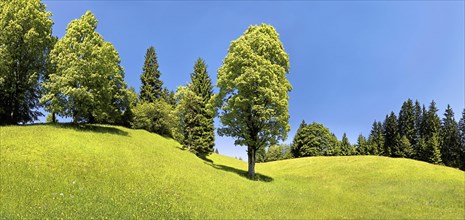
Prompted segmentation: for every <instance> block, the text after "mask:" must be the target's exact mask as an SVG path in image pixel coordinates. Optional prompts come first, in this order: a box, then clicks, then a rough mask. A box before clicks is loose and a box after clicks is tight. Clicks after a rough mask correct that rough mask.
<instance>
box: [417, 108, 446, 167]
mask: <svg viewBox="0 0 465 220" xmlns="http://www.w3.org/2000/svg"><path fill="white" fill-rule="evenodd" d="M437 111H438V109H437V108H436V103H435V102H434V100H433V101H432V102H431V104H430V105H429V107H428V111H427V112H424V113H423V125H422V127H423V137H424V138H425V142H426V144H427V150H426V155H424V156H425V157H424V158H421V159H422V160H425V161H429V162H433V161H435V162H438V161H439V160H440V159H441V145H440V140H439V128H440V125H441V119H439V116H438V115H437ZM433 138H434V140H433ZM436 139H437V140H436ZM436 148H437V149H436ZM437 151H438V152H439V159H437V156H438V155H437V154H438V152H437ZM438 163H439V162H438Z"/></svg>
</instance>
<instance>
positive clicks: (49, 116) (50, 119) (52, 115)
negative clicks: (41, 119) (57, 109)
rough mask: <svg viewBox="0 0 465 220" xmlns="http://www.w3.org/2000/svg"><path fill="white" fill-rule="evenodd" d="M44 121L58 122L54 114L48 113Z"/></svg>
mask: <svg viewBox="0 0 465 220" xmlns="http://www.w3.org/2000/svg"><path fill="white" fill-rule="evenodd" d="M45 122H46V123H58V120H57V119H56V117H55V114H53V113H50V114H48V115H47V118H46V119H45Z"/></svg>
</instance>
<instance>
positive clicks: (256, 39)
mask: <svg viewBox="0 0 465 220" xmlns="http://www.w3.org/2000/svg"><path fill="white" fill-rule="evenodd" d="M288 72H289V56H288V55H287V53H286V52H285V51H284V47H283V45H282V43H281V41H280V40H279V35H278V33H277V32H276V30H275V29H274V28H273V27H272V26H270V25H266V24H262V25H259V26H250V27H249V28H248V29H247V31H246V32H245V33H244V34H243V35H242V36H241V37H239V38H238V39H237V40H235V41H232V42H231V45H230V47H229V50H228V55H227V56H226V58H225V59H224V61H223V66H222V67H221V68H220V69H219V70H218V81H217V86H218V88H219V89H220V90H219V94H218V96H217V101H216V103H217V105H218V107H219V109H220V112H219V117H220V121H221V123H222V124H223V127H221V128H219V129H218V133H219V134H220V135H221V136H231V137H233V138H235V139H236V141H235V144H236V145H245V146H247V147H248V150H247V151H248V154H249V176H250V177H253V176H254V174H255V173H254V167H255V154H256V152H257V150H259V149H260V148H264V147H265V146H270V145H272V144H276V143H277V141H278V140H284V139H285V138H286V136H287V132H288V131H289V130H290V126H289V123H288V121H289V113H288V101H289V96H288V92H289V91H291V89H292V87H291V84H290V83H289V81H288V80H287V78H286V74H287V73H288Z"/></svg>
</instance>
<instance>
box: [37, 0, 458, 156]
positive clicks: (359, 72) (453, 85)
mask: <svg viewBox="0 0 465 220" xmlns="http://www.w3.org/2000/svg"><path fill="white" fill-rule="evenodd" d="M43 3H44V4H46V5H47V9H48V10H49V11H51V12H52V14H53V16H52V19H53V21H54V22H55V25H54V27H53V34H54V35H56V36H58V37H60V38H61V37H63V36H64V34H65V30H66V26H67V25H68V23H69V22H70V21H71V20H73V19H77V18H79V17H81V16H82V15H83V14H84V13H85V12H86V11H87V10H90V11H92V12H93V13H94V14H95V16H96V17H97V19H98V21H99V23H98V28H97V31H98V32H99V33H100V34H101V35H102V36H103V37H104V39H105V40H106V41H109V42H111V43H113V45H114V46H115V48H116V49H117V50H118V52H119V54H120V57H121V60H122V62H121V64H122V66H123V67H124V69H125V73H126V76H125V79H126V82H127V83H128V85H129V86H133V87H135V88H136V90H137V91H138V90H139V87H140V78H139V76H140V74H141V72H142V65H143V62H144V55H145V52H146V49H147V48H148V47H150V46H154V47H155V49H156V52H157V56H158V63H159V66H160V68H159V70H160V71H161V73H162V75H161V79H162V80H163V82H164V85H165V86H167V87H168V88H169V89H171V90H175V89H176V87H177V86H179V85H184V84H186V83H187V82H188V81H189V80H190V79H189V74H190V73H191V72H192V71H193V65H194V62H195V61H196V59H197V58H198V57H202V58H203V59H204V60H205V61H206V63H207V65H208V72H209V74H210V76H211V78H212V80H213V82H214V83H216V78H217V76H216V74H217V70H218V68H219V67H220V66H221V65H222V60H223V58H224V57H225V56H226V53H227V50H228V47H229V44H230V42H231V41H232V40H235V39H237V38H238V37H239V36H240V35H242V34H243V33H244V31H245V30H246V29H247V28H248V26H250V25H255V24H261V23H267V24H271V25H273V26H274V27H275V28H276V30H277V31H278V33H279V34H280V39H281V41H282V42H283V45H284V48H285V50H286V51H287V53H288V54H289V56H290V64H291V70H290V73H289V75H288V79H289V81H290V82H291V84H292V86H293V87H294V89H293V90H292V92H291V93H290V94H289V95H290V103H289V113H290V115H291V118H290V124H291V131H290V133H289V135H288V136H289V137H288V140H287V141H286V143H290V142H291V141H292V138H293V137H294V134H295V132H296V130H297V128H298V126H299V124H300V122H301V121H302V120H305V121H306V122H307V123H311V122H313V121H315V122H318V123H322V124H324V125H325V126H326V127H328V128H329V129H330V130H331V131H332V132H334V133H335V134H336V136H337V137H338V138H339V139H341V137H342V134H343V133H344V132H346V133H347V135H348V137H349V140H350V141H351V143H354V142H355V140H356V138H357V136H358V135H359V134H360V133H362V134H363V135H365V136H367V135H368V134H369V132H370V129H371V124H372V123H373V121H374V120H378V121H379V120H384V117H385V115H386V114H388V113H389V112H391V111H394V112H395V113H396V114H398V112H399V110H400V107H401V105H402V102H403V101H405V100H407V99H408V98H411V99H413V100H415V99H418V100H419V101H420V102H421V103H422V104H425V105H426V106H427V105H428V104H429V103H430V102H431V100H433V99H434V100H435V101H436V103H437V107H438V108H439V112H438V114H439V115H440V116H441V117H442V115H443V113H444V109H445V107H446V106H447V104H450V105H451V106H452V108H453V110H454V112H455V114H456V119H457V120H458V119H459V117H460V115H461V112H462V110H463V109H464V105H465V97H464V96H465V95H464V93H465V88H464V85H465V78H464V75H465V70H464V66H465V64H464V62H465V61H464V60H465V57H464V56H465V55H464V54H465V52H464V50H465V46H464V41H465V37H464V27H465V24H464V11H465V6H464V1H393V2H391V1H373V2H369V1H292V2H288V1H259V2H248V1H232V2H231V1H229V2H226V1H225V2H223V1H176V2H168V1H149V0H146V1H84V2H81V1H43ZM216 123H218V120H217V121H216ZM217 125H218V124H217ZM216 147H217V148H218V149H219V151H220V153H221V154H225V155H229V156H233V157H234V156H237V157H242V158H244V159H246V158H247V157H246V151H245V148H244V147H236V146H234V144H233V140H232V139H231V138H222V137H218V136H217V137H216Z"/></svg>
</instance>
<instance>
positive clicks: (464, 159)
mask: <svg viewBox="0 0 465 220" xmlns="http://www.w3.org/2000/svg"><path fill="white" fill-rule="evenodd" d="M458 130H459V134H460V143H461V146H460V151H459V152H460V157H459V158H460V160H459V161H460V164H459V167H460V169H461V170H465V109H464V110H463V112H462V118H461V119H460V121H459V125H458Z"/></svg>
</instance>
